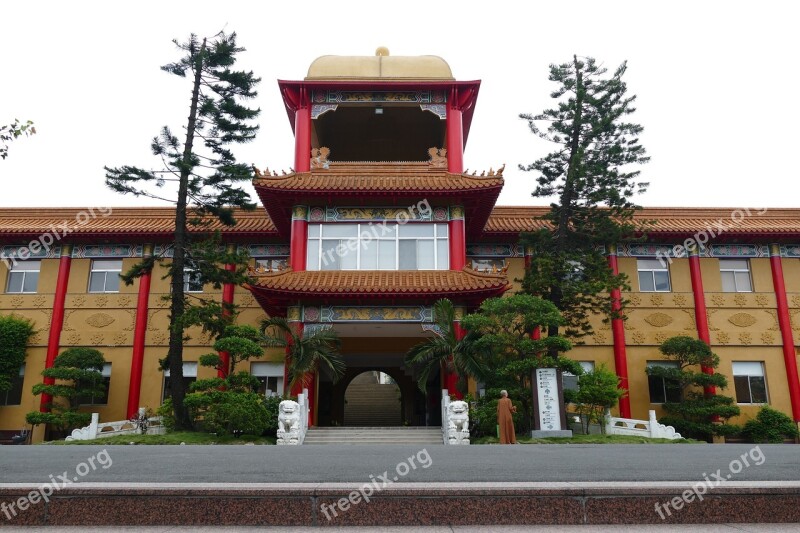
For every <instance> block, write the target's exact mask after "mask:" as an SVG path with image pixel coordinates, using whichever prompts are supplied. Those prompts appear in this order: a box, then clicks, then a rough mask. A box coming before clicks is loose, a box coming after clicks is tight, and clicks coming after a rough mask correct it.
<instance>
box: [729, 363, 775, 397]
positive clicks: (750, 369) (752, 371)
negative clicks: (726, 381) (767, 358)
mask: <svg viewBox="0 0 800 533" xmlns="http://www.w3.org/2000/svg"><path fill="white" fill-rule="evenodd" d="M733 385H734V388H735V389H736V402H737V403H767V402H768V399H767V382H766V380H765V378H764V363H762V362H760V361H734V363H733Z"/></svg>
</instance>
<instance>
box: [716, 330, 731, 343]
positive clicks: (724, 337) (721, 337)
mask: <svg viewBox="0 0 800 533" xmlns="http://www.w3.org/2000/svg"><path fill="white" fill-rule="evenodd" d="M717 342H718V343H719V344H728V343H729V342H731V336H730V335H728V333H727V332H725V331H720V332H719V333H717Z"/></svg>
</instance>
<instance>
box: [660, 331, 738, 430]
mask: <svg viewBox="0 0 800 533" xmlns="http://www.w3.org/2000/svg"><path fill="white" fill-rule="evenodd" d="M659 350H660V351H661V353H662V354H664V355H665V356H666V357H667V359H669V360H670V361H674V362H676V363H677V368H667V367H655V366H654V367H650V368H648V369H647V370H646V372H647V375H648V376H654V377H657V378H663V379H664V381H665V383H666V384H667V386H672V387H676V388H678V389H680V391H681V401H680V402H666V403H664V404H663V405H662V407H663V409H664V411H665V412H666V415H665V416H663V417H662V418H661V419H659V422H661V423H662V424H665V425H668V426H673V427H674V428H675V430H676V431H678V432H679V433H680V434H681V435H684V436H688V437H692V438H697V439H706V440H707V439H710V438H711V436H712V435H733V434H735V433H738V431H739V429H740V428H739V426H736V425H733V424H728V423H727V421H728V419H730V418H732V417H734V416H738V415H739V407H737V406H736V403H735V401H734V399H733V398H731V397H729V396H724V395H721V394H708V395H707V394H705V393H704V392H703V391H702V388H703V387H709V386H713V387H717V388H719V389H724V388H726V387H727V386H728V380H727V379H726V378H725V376H724V375H722V374H719V373H717V372H714V374H706V373H705V372H702V370H701V369H700V367H701V366H706V367H709V368H712V369H716V368H717V366H719V357H718V356H717V355H716V354H715V353H713V352H712V351H711V348H710V347H709V346H708V344H706V343H705V342H703V341H702V340H699V339H693V338H691V337H685V336H677V337H671V338H669V339H667V340H666V341H664V343H663V344H661V346H660V347H659ZM715 419H718V420H719V423H717V422H715Z"/></svg>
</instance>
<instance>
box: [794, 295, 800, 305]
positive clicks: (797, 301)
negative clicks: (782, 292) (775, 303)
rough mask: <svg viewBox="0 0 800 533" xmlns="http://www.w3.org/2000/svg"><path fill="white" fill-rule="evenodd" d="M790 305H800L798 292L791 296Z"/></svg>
mask: <svg viewBox="0 0 800 533" xmlns="http://www.w3.org/2000/svg"><path fill="white" fill-rule="evenodd" d="M792 307H800V294H795V295H794V296H792Z"/></svg>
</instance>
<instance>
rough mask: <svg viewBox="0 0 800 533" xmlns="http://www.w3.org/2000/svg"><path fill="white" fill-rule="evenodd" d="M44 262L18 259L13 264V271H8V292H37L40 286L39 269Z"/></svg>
mask: <svg viewBox="0 0 800 533" xmlns="http://www.w3.org/2000/svg"><path fill="white" fill-rule="evenodd" d="M41 267H42V262H41V261H38V260H34V261H17V262H15V263H12V264H11V271H10V272H9V273H8V284H7V285H6V292H8V293H35V292H36V288H37V287H38V286H39V270H40V269H41Z"/></svg>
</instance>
